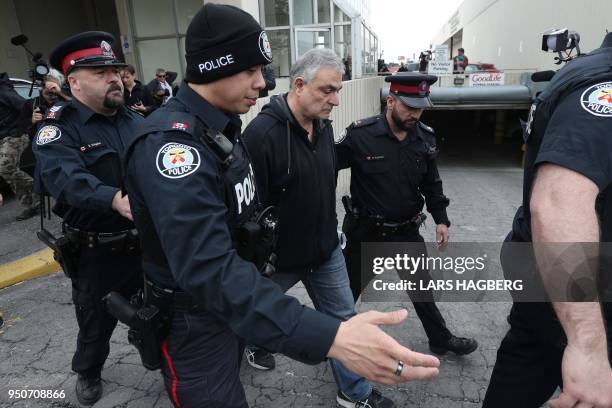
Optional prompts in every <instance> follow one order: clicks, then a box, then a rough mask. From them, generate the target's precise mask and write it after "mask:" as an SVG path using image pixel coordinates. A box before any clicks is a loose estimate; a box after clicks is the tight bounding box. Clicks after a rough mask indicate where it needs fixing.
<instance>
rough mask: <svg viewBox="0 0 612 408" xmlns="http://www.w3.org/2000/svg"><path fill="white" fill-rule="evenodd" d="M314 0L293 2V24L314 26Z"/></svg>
mask: <svg viewBox="0 0 612 408" xmlns="http://www.w3.org/2000/svg"><path fill="white" fill-rule="evenodd" d="M312 2H313V0H297V1H294V2H293V24H295V25H305V24H314V22H315V21H314V13H313V4H312Z"/></svg>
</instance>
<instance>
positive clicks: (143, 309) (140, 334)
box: [104, 285, 172, 370]
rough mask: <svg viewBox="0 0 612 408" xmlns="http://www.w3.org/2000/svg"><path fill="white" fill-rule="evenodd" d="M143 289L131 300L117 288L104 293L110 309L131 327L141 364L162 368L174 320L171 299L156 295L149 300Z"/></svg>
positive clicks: (147, 366) (130, 336) (130, 337)
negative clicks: (106, 293)
mask: <svg viewBox="0 0 612 408" xmlns="http://www.w3.org/2000/svg"><path fill="white" fill-rule="evenodd" d="M146 291H147V286H146V285H145V295H144V298H143V293H142V291H139V292H138V293H137V294H136V295H134V296H132V299H130V301H129V302H128V301H127V300H126V299H125V298H124V297H123V296H121V295H120V294H119V293H117V292H111V293H109V294H108V295H106V296H105V297H104V301H105V303H106V307H107V310H108V312H109V313H110V314H111V315H113V316H114V317H115V318H117V319H118V320H119V321H121V322H122V323H124V324H126V325H127V326H128V327H129V330H128V341H129V342H130V344H132V345H133V346H134V347H136V349H137V350H138V354H140V360H141V361H142V365H143V366H144V367H145V368H147V369H148V370H157V369H159V368H161V364H162V355H161V348H162V343H163V342H164V340H165V339H166V337H167V336H168V331H169V330H170V323H171V320H172V309H171V305H170V303H169V301H167V300H165V299H164V300H163V301H162V300H160V299H156V301H155V303H152V302H150V301H149V300H148V299H147V295H146Z"/></svg>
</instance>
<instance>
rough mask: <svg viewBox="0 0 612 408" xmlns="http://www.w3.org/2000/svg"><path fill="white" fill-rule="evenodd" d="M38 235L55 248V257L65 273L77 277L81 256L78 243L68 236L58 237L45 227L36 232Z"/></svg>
mask: <svg viewBox="0 0 612 408" xmlns="http://www.w3.org/2000/svg"><path fill="white" fill-rule="evenodd" d="M36 236H37V237H38V239H39V240H41V241H42V242H43V243H44V244H45V245H46V246H48V247H49V248H51V250H53V259H55V261H56V262H57V263H58V264H60V266H61V267H62V269H63V270H64V274H65V275H66V276H67V277H68V278H71V279H73V278H76V276H77V271H78V268H77V265H78V257H79V248H78V244H77V243H75V242H74V241H73V240H71V239H69V238H68V237H67V236H65V235H62V236H60V237H59V238H56V237H55V236H54V235H53V234H52V233H51V232H49V231H48V230H47V229H45V228H43V229H41V230H40V231H37V232H36Z"/></svg>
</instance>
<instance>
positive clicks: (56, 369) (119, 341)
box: [0, 157, 522, 408]
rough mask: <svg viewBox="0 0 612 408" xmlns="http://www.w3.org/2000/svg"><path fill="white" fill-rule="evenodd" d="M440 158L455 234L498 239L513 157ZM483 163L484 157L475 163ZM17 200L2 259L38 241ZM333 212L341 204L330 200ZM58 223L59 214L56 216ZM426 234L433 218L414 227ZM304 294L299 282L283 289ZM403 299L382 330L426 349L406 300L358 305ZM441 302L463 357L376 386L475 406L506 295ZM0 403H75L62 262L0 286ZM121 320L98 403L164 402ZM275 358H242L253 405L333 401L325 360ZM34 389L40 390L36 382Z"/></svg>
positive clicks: (405, 398) (6, 213)
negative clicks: (47, 394)
mask: <svg viewBox="0 0 612 408" xmlns="http://www.w3.org/2000/svg"><path fill="white" fill-rule="evenodd" d="M443 162H444V165H443V166H442V167H441V174H442V179H443V180H444V187H445V192H446V194H447V196H449V197H450V199H451V205H450V207H449V216H450V219H451V221H452V222H453V225H452V227H451V229H450V234H451V240H453V241H455V242H500V241H502V240H503V238H504V236H505V235H506V233H507V232H508V230H509V228H510V225H511V220H512V217H513V215H514V212H515V210H516V207H517V204H518V203H519V201H520V197H521V182H522V172H521V170H520V168H519V167H518V166H517V165H516V164H515V163H506V162H503V161H499V160H496V158H494V157H492V158H490V160H489V161H485V162H482V161H481V162H479V164H478V165H469V164H465V162H464V161H462V160H461V158H453V157H448V158H447V160H445V161H443ZM483 163H484V164H483ZM18 212H19V206H18V203H17V202H16V201H15V200H14V199H13V200H10V199H9V200H8V201H7V202H6V203H5V206H3V207H0V264H4V263H6V262H9V261H13V260H15V259H18V258H19V257H22V256H24V255H27V254H30V253H32V252H34V251H36V250H39V249H41V248H42V247H43V246H42V244H40V243H39V242H38V241H37V240H36V238H35V237H34V233H35V231H36V230H37V228H38V223H39V221H38V220H37V219H30V220H28V221H23V222H16V221H14V216H15V215H16V214H17V213H18ZM338 213H339V218H340V220H341V219H342V215H343V210H342V208H341V206H339V208H338ZM54 222H55V223H56V224H57V220H55V221H54ZM422 232H423V234H424V236H425V239H426V240H430V241H431V240H433V239H434V227H433V226H432V223H431V221H430V222H429V223H428V225H427V226H426V227H425V229H424V230H423V231H422ZM290 294H292V295H294V296H296V297H298V298H299V299H300V300H301V301H302V302H304V303H305V304H311V303H310V299H309V298H308V296H307V294H306V291H305V289H304V288H303V287H302V286H301V285H299V286H296V287H295V288H293V289H292V290H291V291H290ZM401 307H405V308H407V309H408V310H409V319H408V321H407V322H406V323H405V324H402V325H400V326H397V327H388V328H387V329H386V330H387V331H388V332H389V333H390V334H391V335H392V336H394V337H395V338H396V339H398V340H399V341H400V342H402V343H403V344H405V345H406V346H408V347H410V348H412V349H413V350H416V351H419V352H426V353H428V352H429V350H428V346H427V339H426V337H425V334H424V331H423V328H422V326H421V323H420V321H419V320H418V318H417V317H416V314H415V313H414V309H413V307H412V305H411V304H410V303H409V302H408V303H404V302H400V303H361V302H359V303H358V305H357V308H358V310H359V311H366V310H382V311H387V310H394V309H397V308H401ZM439 308H440V310H441V312H442V314H443V316H444V317H445V318H446V320H447V323H448V326H449V328H450V329H451V331H453V332H454V333H455V334H457V335H460V336H468V337H475V338H476V339H477V340H478V342H479V344H480V347H479V348H478V350H477V351H476V352H474V353H473V354H470V355H468V356H464V357H457V356H454V355H445V356H441V357H440V358H441V363H442V364H441V368H440V375H439V376H438V377H437V378H435V379H433V380H431V381H427V382H411V383H407V384H404V385H401V386H394V387H387V386H380V387H379V388H380V389H381V390H382V391H383V393H384V394H385V395H388V396H389V397H391V398H392V399H393V400H394V401H395V402H396V404H397V406H398V407H428V408H436V407H444V408H460V407H461V408H472V407H479V406H480V404H481V401H482V398H483V396H484V392H485V390H486V386H487V383H488V379H489V376H490V373H491V370H492V367H493V364H494V362H495V355H496V349H497V347H498V345H499V343H500V340H501V338H502V337H503V335H504V334H505V332H506V330H507V322H506V316H507V312H508V309H509V304H508V303H441V304H439ZM0 310H1V311H2V312H3V313H4V318H5V326H4V327H3V328H2V329H0V407H77V406H79V405H78V402H77V400H76V396H75V393H74V384H75V375H74V374H73V373H72V371H71V369H70V364H71V357H72V354H73V352H74V349H75V342H76V340H75V336H76V332H77V325H76V321H75V317H74V308H73V304H72V300H71V285H70V281H69V280H68V279H66V278H65V277H64V275H63V274H62V273H61V272H58V273H53V274H50V275H48V276H45V277H42V278H37V279H33V280H30V281H27V282H23V283H21V284H17V285H14V286H11V287H8V288H5V289H2V290H0ZM126 338H127V331H126V329H125V327H123V326H122V325H120V326H119V328H118V329H117V330H116V331H115V334H114V336H113V338H112V341H111V353H110V356H109V358H108V361H107V364H106V366H105V369H104V371H103V374H102V377H103V383H104V396H103V398H102V399H101V400H100V401H99V402H98V403H97V404H96V405H95V407H96V408H102V407H129V408H135V407H171V404H170V402H169V400H168V398H167V396H166V393H165V390H164V388H163V384H162V381H161V378H160V374H159V372H150V371H146V370H145V369H144V368H143V367H142V366H141V365H140V363H139V357H138V354H137V353H136V351H135V349H134V348H132V347H131V346H130V345H129V344H128V343H127V339H126ZM276 361H277V367H276V369H275V370H273V371H270V372H260V371H256V370H254V369H252V368H251V367H249V366H248V365H247V364H246V363H245V362H244V361H243V365H242V368H241V379H242V382H243V384H244V387H245V390H246V394H247V399H248V402H249V404H250V406H251V407H257V408H259V407H261V408H263V407H266V408H268V407H333V406H335V395H336V386H335V383H334V381H333V377H332V373H331V371H330V368H329V366H328V365H327V364H319V365H316V366H308V365H304V364H301V363H298V362H295V361H293V360H290V359H288V358H286V357H284V356H281V355H277V357H276ZM24 389H26V390H53V391H58V393H60V392H63V393H62V395H64V397H61V398H35V397H34V396H33V395H32V396H30V397H27V398H17V399H16V398H10V395H11V391H12V394H13V395H14V394H15V390H24ZM39 394H40V392H39Z"/></svg>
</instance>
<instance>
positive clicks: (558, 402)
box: [548, 392, 578, 408]
mask: <svg viewBox="0 0 612 408" xmlns="http://www.w3.org/2000/svg"><path fill="white" fill-rule="evenodd" d="M576 402H578V400H577V399H576V398H574V397H572V396H571V395H569V394H567V393H564V392H562V393H561V395H559V398H556V399H554V400H550V401H548V406H549V407H550V408H573V407H574V405H576Z"/></svg>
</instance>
